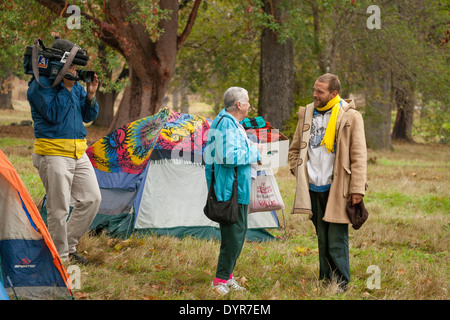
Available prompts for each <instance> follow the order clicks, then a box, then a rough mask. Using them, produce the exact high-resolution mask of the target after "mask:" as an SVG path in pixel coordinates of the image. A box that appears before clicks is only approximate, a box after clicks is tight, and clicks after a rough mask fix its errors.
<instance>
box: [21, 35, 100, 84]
mask: <svg viewBox="0 0 450 320" xmlns="http://www.w3.org/2000/svg"><path fill="white" fill-rule="evenodd" d="M36 40H37V43H36V42H35V46H36V45H37V44H39V45H40V46H41V47H42V49H39V50H38V51H37V61H36V62H37V70H38V72H39V75H40V76H45V77H48V78H49V79H50V80H53V81H55V79H56V78H57V76H58V74H59V73H60V71H61V69H62V68H63V66H64V65H65V64H66V62H67V60H68V58H69V55H70V52H68V51H64V50H60V49H57V48H47V47H45V46H44V44H43V42H42V40H41V39H36ZM88 60H89V57H88V56H87V54H86V51H85V50H83V49H81V48H80V49H79V50H78V51H77V52H76V54H75V56H74V57H73V60H72V62H71V64H74V65H79V66H86V65H87V62H88ZM23 67H24V70H25V73H26V74H32V75H35V74H34V71H33V46H27V48H26V51H25V55H24V61H23ZM76 72H77V75H76V76H74V75H73V74H71V73H68V72H67V73H66V74H64V78H66V79H69V80H74V81H79V80H81V81H85V82H87V83H89V82H92V81H93V80H94V74H95V72H94V71H90V70H76ZM35 76H36V75H35Z"/></svg>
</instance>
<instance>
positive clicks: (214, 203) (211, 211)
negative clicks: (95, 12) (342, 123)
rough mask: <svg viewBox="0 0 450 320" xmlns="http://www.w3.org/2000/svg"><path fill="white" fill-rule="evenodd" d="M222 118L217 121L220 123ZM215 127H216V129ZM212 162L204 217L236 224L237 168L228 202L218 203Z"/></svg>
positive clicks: (237, 206) (237, 210)
mask: <svg viewBox="0 0 450 320" xmlns="http://www.w3.org/2000/svg"><path fill="white" fill-rule="evenodd" d="M222 119H223V117H222V118H221V119H220V120H219V122H218V123H217V125H219V123H220V121H222ZM217 125H216V127H217ZM214 181H215V178H214V160H213V163H212V170H211V185H210V187H209V190H208V198H207V199H206V205H205V207H204V208H203V212H204V213H205V215H206V216H207V217H208V218H209V219H210V220H212V221H215V222H218V223H222V224H233V223H236V221H237V219H238V213H239V205H238V185H237V167H235V168H234V181H233V194H232V195H231V198H230V200H228V201H218V200H217V197H216V192H215V191H214Z"/></svg>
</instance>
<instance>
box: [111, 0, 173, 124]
mask: <svg viewBox="0 0 450 320" xmlns="http://www.w3.org/2000/svg"><path fill="white" fill-rule="evenodd" d="M160 7H161V9H168V10H171V15H170V18H168V19H167V20H163V21H162V22H160V24H159V28H161V29H163V30H164V32H163V34H162V35H161V37H160V38H159V39H158V40H157V41H155V42H153V41H152V40H151V38H150V37H149V34H148V31H147V30H146V29H145V27H144V26H143V25H141V24H132V23H129V24H127V25H126V27H123V28H117V29H116V30H117V32H118V34H119V37H121V38H123V39H126V46H125V45H123V47H122V49H123V50H124V54H125V58H126V60H127V64H128V66H129V68H130V75H129V77H130V78H129V79H130V85H129V87H128V88H126V89H125V93H124V96H123V98H122V101H121V102H120V105H119V109H118V110H117V113H116V115H115V117H114V120H113V122H112V123H111V126H110V127H109V130H110V131H112V130H114V129H117V128H119V127H121V126H123V125H125V124H127V123H130V122H132V121H134V120H136V119H140V118H144V117H147V116H149V115H152V114H155V113H157V112H158V110H159V108H160V107H161V105H162V102H163V99H164V96H165V93H166V91H167V87H168V85H169V82H170V79H171V77H172V73H173V71H174V67H175V59H176V56H177V52H178V49H177V40H178V34H177V27H178V1H174V0H171V1H160ZM110 10H111V16H112V17H113V18H114V19H115V20H116V21H118V23H119V24H120V22H122V23H123V24H125V23H126V22H127V18H128V17H129V16H130V15H131V13H132V8H131V5H129V4H128V3H126V2H124V1H111V2H110ZM116 24H117V23H116ZM127 50H128V51H127Z"/></svg>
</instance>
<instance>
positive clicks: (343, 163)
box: [289, 73, 367, 290]
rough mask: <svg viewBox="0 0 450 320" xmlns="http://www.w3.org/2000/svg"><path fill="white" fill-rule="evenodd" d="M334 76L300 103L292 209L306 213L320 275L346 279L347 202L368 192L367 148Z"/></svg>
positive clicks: (319, 82)
mask: <svg viewBox="0 0 450 320" xmlns="http://www.w3.org/2000/svg"><path fill="white" fill-rule="evenodd" d="M340 87H341V85H340V81H339V78H338V77H337V76H336V75H333V74H329V73H327V74H324V75H322V76H320V77H319V78H317V80H316V82H315V84H314V95H313V97H314V102H313V103H311V104H309V105H307V106H306V107H300V108H299V112H298V115H299V121H298V124H297V129H296V131H295V134H294V137H293V141H292V144H291V146H290V148H289V162H290V169H291V172H292V174H294V175H295V176H296V178H297V188H296V190H295V199H294V205H293V208H292V213H305V214H309V217H310V219H311V220H312V222H313V224H314V226H315V229H316V233H317V236H318V246H319V262H320V279H323V280H325V281H331V280H334V279H335V280H336V281H337V283H338V284H339V288H340V289H342V290H345V289H346V285H347V283H348V282H349V281H350V263H349V245H348V224H349V223H350V220H349V218H348V216H347V212H346V204H347V201H351V202H352V203H353V204H356V203H359V202H360V201H361V200H362V197H363V196H364V193H365V191H366V170H367V149H366V140H365V135H364V123H363V118H362V116H361V114H360V113H359V112H357V111H356V110H355V103H354V101H353V100H343V99H341V97H340V96H339V91H340Z"/></svg>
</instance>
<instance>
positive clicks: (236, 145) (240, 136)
mask: <svg viewBox="0 0 450 320" xmlns="http://www.w3.org/2000/svg"><path fill="white" fill-rule="evenodd" d="M223 102H224V104H225V108H224V109H223V110H222V111H221V112H220V113H219V114H218V116H217V117H216V119H214V121H213V123H212V125H211V129H210V130H209V133H208V139H207V146H206V148H207V150H210V151H211V152H207V153H206V158H205V162H206V166H205V172H206V180H207V184H208V189H209V187H210V183H211V172H212V164H213V162H214V180H215V182H214V190H215V194H216V197H217V200H218V201H228V200H230V198H231V196H232V193H233V182H234V174H235V168H237V182H238V204H239V216H238V221H237V222H236V223H234V224H220V232H221V245H220V253H219V260H218V264H217V270H216V276H215V278H214V280H213V283H212V285H213V287H214V288H215V289H217V290H218V291H219V293H221V294H227V293H228V292H229V291H230V288H231V289H233V290H243V289H244V288H243V287H241V286H240V285H239V284H238V283H237V281H236V280H235V279H234V277H233V270H234V267H235V265H236V261H237V259H238V257H239V255H240V253H241V250H242V247H243V245H244V241H245V234H246V231H247V214H248V204H249V201H250V184H251V164H252V163H255V162H257V161H259V158H260V150H262V149H261V148H262V147H261V146H260V145H258V144H253V143H252V142H251V141H249V140H248V138H247V134H246V132H245V129H244V127H243V126H242V125H241V123H240V122H241V121H242V120H244V118H246V117H247V114H248V109H249V108H250V103H249V98H248V92H247V90H245V89H243V88H239V87H231V88H229V89H228V90H226V91H225V94H224V96H223Z"/></svg>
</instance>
